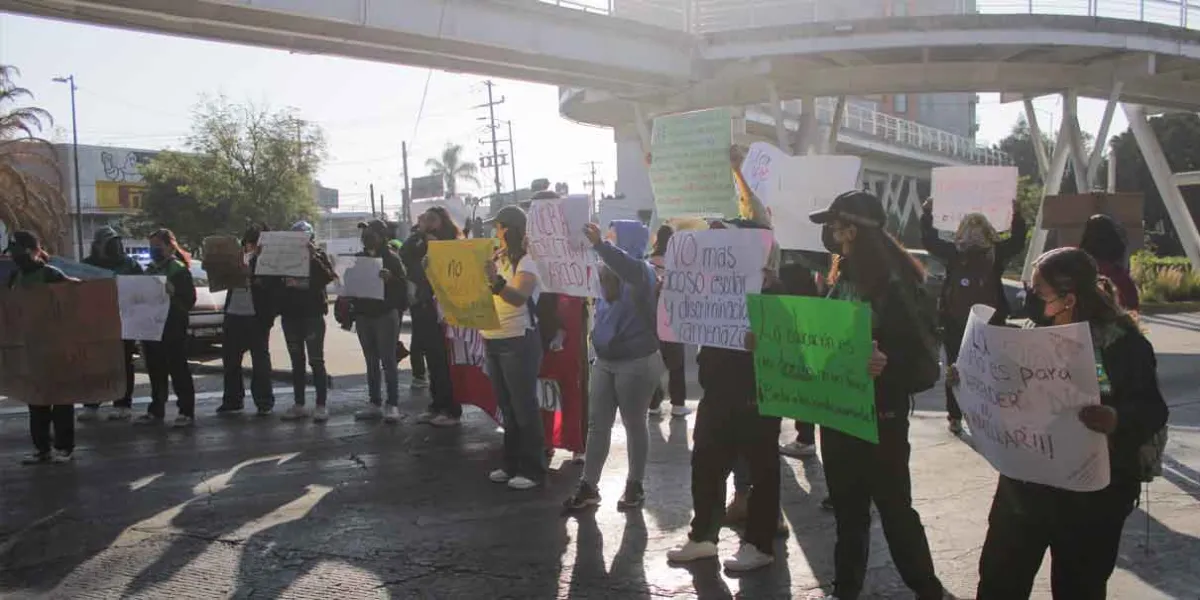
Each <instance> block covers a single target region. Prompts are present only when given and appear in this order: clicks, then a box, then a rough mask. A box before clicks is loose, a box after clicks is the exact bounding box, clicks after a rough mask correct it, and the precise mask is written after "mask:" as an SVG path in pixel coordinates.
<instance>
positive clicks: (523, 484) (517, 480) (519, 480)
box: [508, 475, 538, 492]
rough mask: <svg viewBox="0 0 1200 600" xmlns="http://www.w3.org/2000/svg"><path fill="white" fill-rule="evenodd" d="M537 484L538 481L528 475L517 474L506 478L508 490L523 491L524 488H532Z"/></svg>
mask: <svg viewBox="0 0 1200 600" xmlns="http://www.w3.org/2000/svg"><path fill="white" fill-rule="evenodd" d="M537 486H538V483H537V482H536V481H534V480H532V479H530V478H528V477H522V476H520V475H517V476H516V477H513V478H512V479H509V480H508V489H510V490H517V491H520V492H523V491H525V490H532V489H533V488H535V487H537Z"/></svg>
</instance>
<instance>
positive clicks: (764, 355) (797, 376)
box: [746, 294, 879, 444]
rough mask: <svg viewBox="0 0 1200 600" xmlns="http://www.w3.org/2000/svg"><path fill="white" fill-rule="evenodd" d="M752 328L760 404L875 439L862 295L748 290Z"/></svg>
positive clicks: (867, 319) (763, 409)
mask: <svg viewBox="0 0 1200 600" xmlns="http://www.w3.org/2000/svg"><path fill="white" fill-rule="evenodd" d="M746 306H747V308H748V309H749V312H750V326H751V329H752V330H753V331H754V342H755V347H754V377H755V380H756V381H757V383H758V412H759V413H761V414H764V415H772V416H776V417H787V418H789V419H797V420H800V421H804V422H806V423H816V424H818V425H820V426H822V427H832V428H833V429H836V430H838V431H841V432H842V433H846V434H849V435H852V436H854V437H857V438H861V439H864V440H867V441H868V442H872V443H876V444H877V443H879V425H878V423H877V420H876V411H875V381H874V379H873V378H872V377H871V374H870V373H868V372H867V363H868V362H869V361H870V359H871V351H872V345H871V307H870V306H869V305H867V304H862V303H859V302H846V301H844V300H829V299H826V298H808V297H804V296H764V295H760V294H752V295H750V296H749V297H747V298H746Z"/></svg>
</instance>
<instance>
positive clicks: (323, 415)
mask: <svg viewBox="0 0 1200 600" xmlns="http://www.w3.org/2000/svg"><path fill="white" fill-rule="evenodd" d="M312 419H313V423H324V422H325V421H328V420H329V409H327V408H325V407H324V406H318V407H317V408H316V410H314V411H313V415H312Z"/></svg>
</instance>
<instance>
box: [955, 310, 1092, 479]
mask: <svg viewBox="0 0 1200 600" xmlns="http://www.w3.org/2000/svg"><path fill="white" fill-rule="evenodd" d="M994 313H995V309H994V308H991V307H988V306H984V305H982V304H977V305H975V307H974V308H972V309H971V316H970V318H969V319H968V320H967V331H966V335H964V336H963V342H962V347H961V348H960V350H959V355H958V362H957V363H956V367H957V370H958V377H959V385H958V388H957V395H958V405H959V407H961V408H962V411H963V416H964V417H965V418H966V420H967V424H968V425H969V426H970V429H971V440H972V442H973V445H974V447H975V450H976V451H978V452H979V453H980V454H982V455H983V456H984V458H986V459H987V460H988V462H990V463H992V466H993V467H995V468H996V470H997V471H999V472H1000V473H1002V474H1004V475H1006V476H1008V477H1011V478H1013V479H1019V480H1021V481H1029V482H1033V483H1040V484H1043V485H1049V486H1053V487H1057V488H1062V489H1065V490H1071V491H1076V492H1094V491H1096V490H1101V489H1104V488H1105V487H1107V486H1108V484H1109V476H1110V473H1109V464H1108V440H1107V438H1106V437H1105V436H1104V435H1103V434H1100V433H1096V432H1094V431H1091V430H1090V429H1088V428H1086V427H1084V425H1083V422H1082V421H1080V420H1079V409H1080V408H1082V407H1084V406H1089V405H1094V404H1099V403H1100V384H1099V381H1098V379H1097V377H1096V359H1095V354H1094V350H1093V347H1092V334H1091V331H1090V330H1089V329H1088V326H1087V324H1086V323H1075V324H1072V325H1062V326H1057V327H1038V328H1035V329H1015V328H1011V327H998V326H993V325H988V324H987V323H988V320H989V319H990V318H991V317H992V314H994Z"/></svg>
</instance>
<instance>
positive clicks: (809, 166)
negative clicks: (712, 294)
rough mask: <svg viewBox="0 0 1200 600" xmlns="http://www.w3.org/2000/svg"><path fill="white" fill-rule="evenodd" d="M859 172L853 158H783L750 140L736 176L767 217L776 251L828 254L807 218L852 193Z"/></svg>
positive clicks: (780, 153)
mask: <svg viewBox="0 0 1200 600" xmlns="http://www.w3.org/2000/svg"><path fill="white" fill-rule="evenodd" d="M861 169H862V159H861V158H859V157H857V156H833V155H819V156H788V155H786V154H784V153H783V151H781V150H780V149H778V148H776V147H775V146H772V145H771V144H768V143H766V142H755V143H754V144H751V145H750V150H749V152H747V154H746V159H745V160H744V161H742V167H741V172H742V177H744V178H745V179H746V185H747V186H749V187H750V189H752V190H754V193H755V195H757V196H758V198H759V199H760V200H762V202H763V204H764V205H765V206H766V208H767V212H768V213H769V214H770V215H771V222H772V224H773V226H774V229H775V238H776V239H777V240H778V241H779V247H780V248H781V249H783V250H808V251H811V252H828V250H826V249H825V245H824V244H822V243H821V226H820V225H817V224H815V223H813V222H812V221H811V220H809V218H808V215H809V213H812V212H814V211H818V210H822V209H825V208H828V207H829V204H830V203H831V202H833V199H834V198H836V197H837V196H838V195H840V194H842V193H844V192H848V191H851V190H855V189H858V177H859V171H860V170H861Z"/></svg>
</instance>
